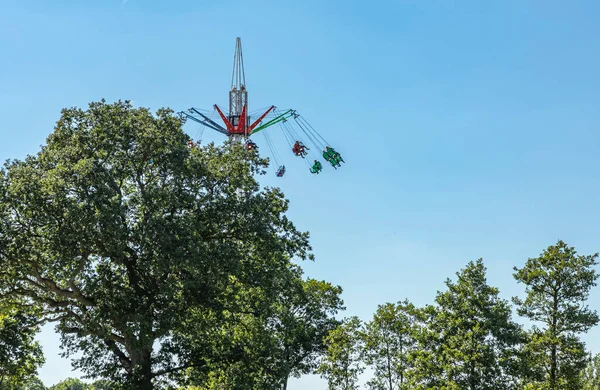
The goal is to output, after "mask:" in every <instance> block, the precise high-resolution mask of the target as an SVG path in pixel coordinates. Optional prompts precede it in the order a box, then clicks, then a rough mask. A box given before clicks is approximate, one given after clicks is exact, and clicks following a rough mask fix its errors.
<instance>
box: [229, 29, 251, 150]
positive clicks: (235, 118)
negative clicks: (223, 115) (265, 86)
mask: <svg viewBox="0 0 600 390" xmlns="http://www.w3.org/2000/svg"><path fill="white" fill-rule="evenodd" d="M244 114H245V115H244ZM228 119H229V122H230V123H231V124H232V125H233V126H234V127H236V128H237V127H238V126H239V124H240V120H241V121H242V122H244V121H245V122H246V123H243V124H242V126H241V127H242V128H247V127H248V126H249V125H250V117H249V116H248V91H247V90H246V74H245V73H244V57H243V55H242V40H241V38H239V37H238V38H237V39H236V42H235V54H234V56H233V72H232V74H231V90H230V91H229V118H228ZM243 136H246V134H243ZM240 138H241V135H237V136H234V137H233V139H235V140H239V139H240Z"/></svg>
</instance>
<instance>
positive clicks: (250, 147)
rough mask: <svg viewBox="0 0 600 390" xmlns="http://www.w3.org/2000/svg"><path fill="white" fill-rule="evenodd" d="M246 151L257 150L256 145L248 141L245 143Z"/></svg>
mask: <svg viewBox="0 0 600 390" xmlns="http://www.w3.org/2000/svg"><path fill="white" fill-rule="evenodd" d="M246 149H248V150H252V149H258V145H256V144H255V143H254V142H253V141H252V140H248V141H247V142H246Z"/></svg>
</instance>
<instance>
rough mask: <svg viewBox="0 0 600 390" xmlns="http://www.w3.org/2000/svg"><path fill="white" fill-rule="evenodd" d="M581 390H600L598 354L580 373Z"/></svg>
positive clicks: (599, 358)
mask: <svg viewBox="0 0 600 390" xmlns="http://www.w3.org/2000/svg"><path fill="white" fill-rule="evenodd" d="M581 382H582V384H583V388H582V390H600V353H599V354H596V355H594V356H592V355H591V354H590V356H589V361H588V364H587V366H586V367H585V369H584V370H583V372H582V373H581Z"/></svg>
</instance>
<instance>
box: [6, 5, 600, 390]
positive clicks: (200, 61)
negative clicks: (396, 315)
mask: <svg viewBox="0 0 600 390" xmlns="http://www.w3.org/2000/svg"><path fill="white" fill-rule="evenodd" d="M599 14H600V2H598V1H595V0H590V1H583V0H581V1H571V2H565V1H560V0H544V1H542V0H504V1H480V0H462V1H458V0H410V1H409V0H390V1H386V0H379V1H368V2H366V1H348V0H345V1H341V0H327V1H323V0H303V1H270V0H253V1H242V0H237V1H232V0H219V1H192V0H170V1H166V0H163V1H157V0H128V1H127V0H87V1H75V0H47V1H41V0H0V117H1V118H2V122H1V125H0V159H2V160H4V159H6V158H23V157H24V156H25V155H26V154H28V153H35V152H36V151H37V150H38V147H39V145H40V144H42V143H44V141H45V138H46V136H47V135H48V134H49V133H50V132H51V131H52V128H53V124H54V122H55V121H56V120H57V119H58V117H59V114H60V109H61V108H63V107H70V106H80V107H82V106H85V105H87V103H88V102H90V101H97V100H99V99H101V98H106V99H107V100H109V101H113V100H116V99H130V100H133V101H134V103H135V105H138V106H145V107H150V108H152V109H156V108H159V107H163V106H169V107H172V108H174V109H175V110H184V109H187V108H189V107H191V106H194V107H200V108H206V109H211V108H212V105H213V104H215V103H218V104H226V102H227V96H228V95H227V94H228V89H229V83H230V77H231V67H232V59H233V50H234V45H235V38H236V37H238V36H240V37H242V44H243V49H244V60H245V65H246V77H247V86H248V89H249V93H250V104H251V109H253V108H254V109H256V108H259V107H265V106H269V105H271V104H275V105H277V106H278V107H280V108H288V107H289V108H294V109H296V110H298V112H300V113H301V114H303V116H304V117H305V118H306V119H307V120H308V121H309V122H310V123H311V124H312V125H313V126H314V127H315V128H316V129H317V130H318V131H319V132H320V133H321V134H322V135H323V136H324V137H325V138H326V139H327V140H328V142H329V143H330V144H331V145H332V146H334V147H335V148H336V149H337V150H339V151H340V152H342V155H343V156H344V158H345V160H346V162H347V164H345V165H344V166H343V168H342V169H340V170H338V171H333V170H332V169H328V168H327V167H325V170H324V173H323V174H322V175H319V176H318V177H315V176H311V175H310V174H309V172H308V171H307V169H306V166H305V165H304V164H302V163H301V162H300V161H298V160H297V159H296V158H294V156H292V154H291V151H289V149H287V148H284V147H283V146H282V148H280V149H279V152H280V154H282V155H283V157H284V159H285V163H286V166H287V168H288V172H287V174H286V176H285V177H283V178H281V179H278V178H276V177H275V176H274V174H273V172H271V173H270V174H269V176H267V177H265V178H263V179H262V180H263V182H264V184H269V185H279V186H281V188H282V189H283V190H284V192H285V193H286V195H287V197H288V198H289V199H290V200H291V210H290V212H289V214H290V217H291V218H292V219H293V220H294V221H295V222H296V224H297V225H298V227H299V228H301V229H303V230H309V231H310V232H311V235H312V244H313V246H314V253H315V255H316V256H317V261H316V262H315V263H311V264H306V265H305V269H306V272H307V274H308V275H309V276H311V277H315V278H322V279H326V280H328V281H331V282H333V283H336V284H340V285H342V286H343V287H344V298H345V302H346V305H347V307H348V310H347V313H346V314H347V315H359V316H360V317H361V318H363V319H368V318H369V316H370V315H371V314H372V313H373V311H374V310H375V308H376V306H377V305H378V304H382V303H385V302H388V301H392V302H394V301H398V300H402V299H404V298H408V299H410V300H412V301H413V302H415V303H416V304H419V305H423V304H426V303H430V302H431V301H432V299H433V297H434V296H435V293H436V291H437V290H440V289H443V287H444V285H443V282H444V280H445V279H446V278H447V277H452V276H453V275H454V272H456V271H458V270H459V269H461V268H462V267H463V266H464V265H465V264H466V263H467V262H468V261H470V260H475V259H477V258H479V257H482V258H484V261H485V263H486V265H487V267H488V271H489V278H488V279H489V281H490V283H491V284H493V285H495V286H498V287H499V288H500V289H501V293H502V296H503V297H505V298H507V299H509V298H510V297H511V296H514V295H517V294H522V292H523V288H522V286H520V285H517V284H516V282H515V281H514V280H513V278H512V267H513V266H515V265H517V266H521V265H522V264H523V263H524V262H525V261H526V259H527V258H528V257H534V256H537V255H538V254H539V253H540V252H541V251H542V250H543V249H544V248H545V247H547V246H548V245H551V244H554V243H556V241H557V240H558V239H562V240H565V241H566V242H567V243H568V244H570V245H574V246H575V247H576V248H577V249H578V251H579V252H580V253H583V254H591V253H594V252H597V251H600V240H599V238H600V227H599V226H598V221H599V219H600V201H599V200H598V191H599V190H600V180H599V178H600V175H599V173H598V167H599V166H600V157H599V154H598V149H599V147H600V135H599V134H600V133H599V129H600V110H599V107H600V97H599V93H600V92H599V91H600V77H599V74H598V72H599V69H600V42H599V41H598V38H599V37H600V24H598V22H597V21H598V15H599ZM186 129H187V130H188V131H189V132H190V134H192V135H194V136H199V134H200V132H199V130H198V127H197V126H194V125H192V124H189V125H186ZM271 130H273V133H272V136H273V138H277V137H278V136H279V135H280V134H277V131H278V128H277V127H274V128H272V129H271ZM203 139H204V140H205V141H209V140H218V141H221V140H223V138H222V137H221V135H219V134H211V133H209V131H208V130H207V131H205V132H204V138H203ZM256 141H257V143H258V144H259V145H261V146H263V147H262V148H261V150H266V147H265V146H264V145H265V144H264V138H262V137H257V139H256ZM282 145H283V144H282ZM599 290H600V287H599V288H597V289H595V290H594V291H593V294H592V296H591V298H590V302H589V303H590V305H591V307H592V308H594V309H600V291H599ZM40 339H41V341H42V343H43V346H44V350H45V353H46V356H47V360H48V362H47V364H46V365H45V366H44V367H43V368H42V369H41V370H40V375H41V378H42V379H43V380H44V381H45V382H46V383H47V384H53V383H55V382H57V381H58V380H60V379H63V378H65V377H67V376H70V375H75V374H76V373H75V374H74V373H72V372H71V368H70V364H69V362H68V361H67V360H62V359H59V358H58V357H57V353H58V349H57V346H58V339H57V337H56V336H55V335H54V334H53V332H52V329H51V328H46V329H45V331H44V332H43V334H42V335H41V336H40ZM585 340H586V341H587V342H588V346H589V347H590V348H591V349H592V350H594V351H596V352H600V329H599V328H597V329H595V330H594V331H592V332H590V333H589V334H588V335H587V336H585ZM325 387H326V386H325V382H324V381H322V380H321V379H319V378H316V377H307V378H304V379H301V380H299V381H293V382H292V383H291V385H290V387H289V388H290V390H299V389H304V388H311V389H316V390H322V389H325Z"/></svg>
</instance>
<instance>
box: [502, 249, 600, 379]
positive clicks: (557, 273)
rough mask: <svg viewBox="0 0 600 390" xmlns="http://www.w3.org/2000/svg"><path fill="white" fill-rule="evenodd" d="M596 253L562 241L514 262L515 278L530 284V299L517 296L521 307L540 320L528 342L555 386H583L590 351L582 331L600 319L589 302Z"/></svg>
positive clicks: (544, 376) (524, 313)
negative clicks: (520, 264) (520, 262)
mask: <svg viewBox="0 0 600 390" xmlns="http://www.w3.org/2000/svg"><path fill="white" fill-rule="evenodd" d="M597 257H598V255H597V254H595V255H591V256H582V255H578V254H577V252H576V251H575V248H573V247H569V246H567V244H565V243H564V242H563V241H559V242H558V243H557V244H556V245H553V246H550V247H548V248H547V249H546V250H545V251H544V252H543V253H542V254H541V255H540V256H539V257H537V258H533V259H529V260H527V263H526V264H525V266H524V267H523V268H521V269H518V268H516V267H515V274H514V277H515V279H516V280H517V281H518V282H520V283H523V284H525V286H526V290H525V291H526V297H525V299H523V300H522V299H518V298H514V301H515V303H516V304H517V305H518V313H519V314H520V315H522V316H525V317H527V318H528V319H530V320H531V321H533V322H534V323H535V325H536V327H534V329H533V331H532V335H531V342H530V345H529V349H530V350H531V354H532V357H533V359H534V361H535V363H536V365H537V367H539V370H538V372H537V378H536V379H537V380H538V381H541V382H543V383H544V385H545V386H547V387H548V388H549V389H551V390H554V389H562V388H569V389H571V388H579V386H580V372H581V370H582V369H583V368H584V367H585V363H586V352H585V346H584V344H583V343H582V342H581V341H580V340H579V334H580V333H582V332H587V331H588V330H589V329H590V328H591V327H592V326H595V325H596V324H597V323H598V315H597V313H596V312H595V311H591V310H590V309H589V308H588V307H587V306H586V305H585V301H586V300H587V297H588V295H589V292H590V289H591V288H592V287H594V286H596V280H597V278H598V274H597V273H596V271H595V270H594V266H595V265H597V262H596V259H597ZM538 326H541V328H540V327H538Z"/></svg>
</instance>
